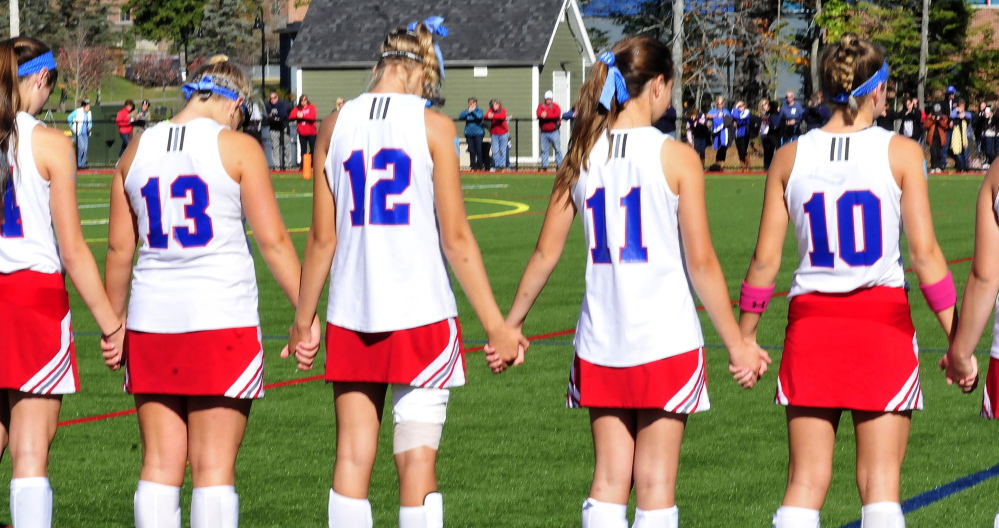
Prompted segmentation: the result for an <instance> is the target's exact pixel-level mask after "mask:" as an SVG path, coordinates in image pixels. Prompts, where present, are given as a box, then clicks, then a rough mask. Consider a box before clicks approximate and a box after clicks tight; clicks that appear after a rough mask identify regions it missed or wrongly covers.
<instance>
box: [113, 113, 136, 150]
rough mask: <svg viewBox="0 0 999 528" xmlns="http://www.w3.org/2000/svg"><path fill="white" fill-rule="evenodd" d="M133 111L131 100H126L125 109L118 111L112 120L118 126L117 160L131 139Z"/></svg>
mask: <svg viewBox="0 0 999 528" xmlns="http://www.w3.org/2000/svg"><path fill="white" fill-rule="evenodd" d="M133 110H135V103H134V102H132V100H131V99H126V100H125V107H124V108H122V109H121V110H118V114H117V115H115V118H114V122H115V124H116V125H118V135H120V136H121V150H119V151H118V157H119V158H120V157H121V155H122V154H124V153H125V147H127V146H128V142H129V141H131V139H132V128H133V127H132V111H133Z"/></svg>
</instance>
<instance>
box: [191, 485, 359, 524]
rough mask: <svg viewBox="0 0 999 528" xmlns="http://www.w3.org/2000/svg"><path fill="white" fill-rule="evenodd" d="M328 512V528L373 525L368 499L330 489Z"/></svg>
mask: <svg viewBox="0 0 999 528" xmlns="http://www.w3.org/2000/svg"><path fill="white" fill-rule="evenodd" d="M328 511H329V515H330V528H371V527H372V525H373V524H374V521H373V520H372V519H371V503H370V502H368V499H351V498H349V497H344V496H343V495H340V494H339V493H337V492H335V491H333V490H332V489H331V490H330V505H329V510H328ZM192 528H193V527H192Z"/></svg>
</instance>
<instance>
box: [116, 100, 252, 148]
mask: <svg viewBox="0 0 999 528" xmlns="http://www.w3.org/2000/svg"><path fill="white" fill-rule="evenodd" d="M129 117H130V118H132V139H135V138H137V137H139V136H141V135H142V132H143V131H144V130H146V127H147V126H149V122H150V121H152V119H153V116H152V115H151V114H150V112H149V101H142V104H141V105H140V106H139V108H137V109H135V110H132V113H131V114H130V115H129ZM244 128H245V127H244Z"/></svg>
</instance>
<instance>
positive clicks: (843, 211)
mask: <svg viewBox="0 0 999 528" xmlns="http://www.w3.org/2000/svg"><path fill="white" fill-rule="evenodd" d="M856 207H860V212H861V216H862V217H863V228H864V230H863V241H864V247H863V249H860V250H858V249H857V235H856V221H855V220H854V217H853V211H854V208H856ZM805 214H806V215H808V226H809V228H810V230H811V233H812V251H810V252H809V253H808V258H809V260H810V261H811V263H812V266H815V267H817V268H832V267H833V266H834V264H835V262H834V260H835V256H834V255H833V252H832V251H830V250H829V231H828V228H827V227H826V206H825V194H824V193H815V194H813V195H812V197H811V199H809V200H808V201H807V202H805ZM836 220H837V222H836V223H837V226H836V233H837V235H838V236H839V257H840V258H841V259H843V261H844V262H846V263H847V264H848V265H850V266H870V265H872V264H874V263H875V262H877V261H878V260H880V259H881V256H882V242H881V201H880V200H879V199H878V197H877V196H875V195H874V193H872V192H871V191H847V192H845V193H843V195H842V196H840V197H839V199H838V200H836Z"/></svg>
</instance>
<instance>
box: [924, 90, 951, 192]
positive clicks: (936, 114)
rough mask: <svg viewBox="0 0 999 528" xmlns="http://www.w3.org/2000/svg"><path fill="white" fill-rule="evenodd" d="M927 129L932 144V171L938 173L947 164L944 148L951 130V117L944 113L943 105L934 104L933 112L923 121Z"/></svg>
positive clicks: (928, 139)
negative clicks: (948, 132)
mask: <svg viewBox="0 0 999 528" xmlns="http://www.w3.org/2000/svg"><path fill="white" fill-rule="evenodd" d="M923 127H924V128H925V129H926V142H927V143H929V144H930V172H931V173H933V174H936V173H938V172H940V171H941V170H943V169H944V168H945V167H946V166H947V158H946V157H945V156H944V148H946V147H947V136H948V134H947V131H948V130H950V118H949V117H947V114H946V113H944V110H943V105H942V104H941V103H936V104H934V105H933V112H931V113H930V115H928V116H926V119H925V120H924V121H923Z"/></svg>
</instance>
